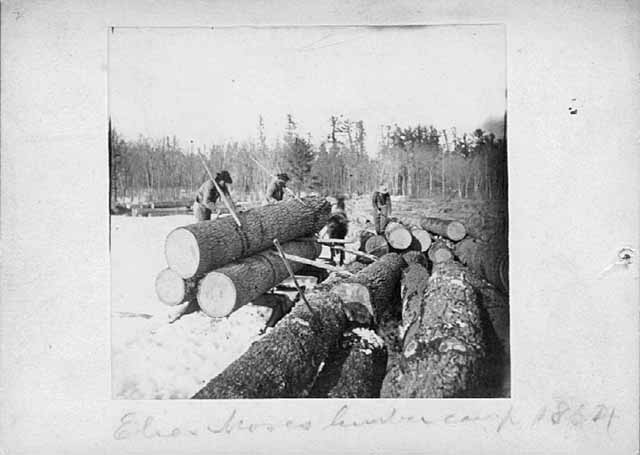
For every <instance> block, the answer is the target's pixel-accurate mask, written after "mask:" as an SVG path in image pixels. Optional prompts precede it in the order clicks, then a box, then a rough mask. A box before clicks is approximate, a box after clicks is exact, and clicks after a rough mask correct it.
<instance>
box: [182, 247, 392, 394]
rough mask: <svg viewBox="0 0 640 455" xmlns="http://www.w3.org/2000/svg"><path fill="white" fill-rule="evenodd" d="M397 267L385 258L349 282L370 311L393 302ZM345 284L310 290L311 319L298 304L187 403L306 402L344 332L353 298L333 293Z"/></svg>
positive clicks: (332, 282)
mask: <svg viewBox="0 0 640 455" xmlns="http://www.w3.org/2000/svg"><path fill="white" fill-rule="evenodd" d="M403 266H404V261H403V260H402V258H401V257H400V256H399V255H397V254H390V255H388V256H385V257H383V258H381V259H380V260H379V261H377V262H376V263H374V264H371V265H370V266H368V267H365V268H364V269H362V270H361V271H360V272H359V273H358V274H356V275H355V276H354V277H352V278H349V282H353V283H358V284H362V285H363V286H364V287H366V289H367V290H368V291H369V299H368V300H369V301H370V304H371V306H373V308H374V311H384V310H386V302H387V301H393V298H394V296H393V295H392V294H393V290H394V289H396V288H397V285H398V280H399V277H400V274H401V268H402V267H403ZM345 283H347V282H345V280H344V279H343V278H341V277H334V276H332V277H329V278H328V279H327V280H325V282H324V283H322V285H319V286H317V287H316V288H314V289H313V291H312V292H309V293H308V294H307V299H308V300H309V303H310V305H311V307H312V309H313V313H311V312H310V311H309V309H307V307H306V305H304V304H302V303H300V302H299V303H298V304H297V305H296V306H295V307H294V309H293V310H292V311H291V313H289V314H288V315H287V316H286V317H285V318H284V319H282V320H281V321H280V322H279V323H278V324H277V325H276V326H275V328H274V329H273V330H272V331H270V332H268V333H267V334H266V335H264V336H263V337H262V338H261V339H259V340H258V341H256V342H255V343H253V344H252V345H251V346H250V347H249V349H248V350H247V351H246V352H245V353H244V354H243V355H242V356H240V357H239V358H238V359H236V360H235V361H234V362H233V363H231V364H230V365H229V366H228V367H227V368H226V369H225V370H224V371H223V372H222V373H220V374H219V375H218V376H216V377H215V378H213V379H212V380H211V381H209V383H208V384H207V385H206V386H205V387H204V388H202V389H201V390H200V391H199V392H198V393H196V394H195V395H194V397H193V398H228V399H231V398H294V397H304V396H307V395H308V393H309V391H310V390H311V387H312V385H313V383H314V381H315V379H316V377H317V376H318V372H319V370H320V367H321V366H322V364H323V362H326V360H327V359H328V355H329V352H330V351H331V348H332V347H334V346H336V345H337V344H338V342H339V341H340V340H341V338H342V336H343V334H344V332H345V331H346V330H347V328H348V326H349V319H348V317H347V312H345V304H348V303H350V302H345V300H348V299H349V298H353V296H351V297H348V296H346V295H345V294H341V293H340V292H335V293H334V292H333V289H334V288H336V287H337V286H339V285H342V284H345ZM343 288H344V287H343ZM355 298H359V297H355ZM361 303H362V304H363V306H366V303H365V302H361ZM362 364H363V362H355V363H354V364H353V365H354V367H355V366H358V365H362ZM358 368H360V367H358ZM354 374H355V373H354Z"/></svg>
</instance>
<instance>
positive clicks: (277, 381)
mask: <svg viewBox="0 0 640 455" xmlns="http://www.w3.org/2000/svg"><path fill="white" fill-rule="evenodd" d="M329 216H330V205H329V203H327V202H326V200H324V199H318V198H308V199H305V200H303V201H298V200H289V201H286V202H282V203H278V204H274V205H269V206H265V207H260V208H256V209H251V210H248V211H246V212H244V213H241V214H239V218H240V219H239V221H240V225H238V223H236V222H235V221H234V219H233V218H232V217H227V218H223V219H218V220H215V221H208V222H201V223H196V224H192V225H189V226H184V227H181V228H178V229H175V230H174V231H172V232H171V233H170V234H169V235H168V236H167V239H166V244H165V253H166V259H167V264H168V268H167V269H165V270H163V271H162V272H161V273H160V274H159V275H158V278H157V280H156V290H157V293H158V296H159V297H160V299H161V300H162V301H163V302H164V303H166V304H169V305H178V304H183V305H184V304H185V302H196V303H197V305H198V306H199V308H200V309H201V310H202V311H203V312H205V313H206V314H207V315H209V316H211V317H224V316H227V315H229V314H230V313H232V312H233V311H235V310H237V309H238V308H240V307H241V306H243V305H245V304H247V303H249V302H256V301H260V299H264V297H265V295H269V294H265V293H266V292H267V291H268V290H269V289H271V288H273V287H274V286H276V285H278V284H279V283H281V282H282V281H283V280H285V278H287V276H288V274H289V271H288V270H287V269H286V267H285V263H284V262H283V260H282V257H281V256H280V255H279V254H278V252H276V251H275V250H274V249H273V248H272V245H273V243H272V242H273V239H278V240H279V241H280V242H281V243H282V249H283V251H284V253H285V256H286V257H289V258H293V260H292V261H291V262H290V265H291V267H292V268H293V272H294V273H301V272H304V271H305V270H306V269H307V268H308V267H309V265H313V264H314V262H313V261H314V260H315V259H316V258H317V257H318V256H319V254H320V247H319V243H318V242H319V240H318V239H315V238H313V235H314V234H316V233H318V232H319V231H320V230H321V229H322V227H323V226H324V225H325V224H326V223H327V221H328V219H329ZM467 234H468V233H467V230H466V228H465V225H464V224H462V223H460V222H459V221H456V220H447V219H440V218H429V217H418V218H417V221H415V222H413V223H407V222H406V221H405V222H402V221H399V220H397V219H395V220H392V221H391V222H390V223H388V224H387V226H386V228H385V230H384V234H383V235H376V234H375V233H374V232H370V231H363V232H362V233H361V235H360V250H361V251H360V252H359V254H358V255H357V257H358V261H354V262H352V263H351V264H348V265H347V267H346V268H345V269H344V270H338V269H336V270H334V271H333V273H331V274H329V275H328V277H324V278H326V279H324V280H322V281H321V282H320V283H319V284H317V285H316V286H314V287H313V288H312V289H310V290H307V291H305V292H304V295H303V296H301V297H302V299H301V300H303V301H304V302H302V301H298V302H297V303H296V304H295V305H294V306H293V308H292V309H291V311H290V312H289V313H288V314H287V315H286V316H284V317H283V318H282V319H280V320H279V321H278V322H277V323H275V324H274V326H273V327H272V328H271V329H269V330H267V331H266V332H265V334H264V335H263V336H262V337H260V338H259V339H258V340H257V341H255V342H254V343H253V344H252V345H251V346H250V347H249V349H248V350H247V351H246V352H245V353H244V354H242V355H241V356H240V357H239V358H237V359H236V360H235V361H234V362H232V363H231V364H230V365H229V366H228V367H227V368H226V369H225V370H223V371H222V372H221V373H220V374H218V375H217V376H215V377H214V378H212V379H211V380H210V381H209V382H208V383H207V384H206V385H205V386H204V387H203V388H202V389H201V390H200V391H198V392H197V393H196V394H195V395H194V396H193V398H196V399H214V398H222V399H236V398H298V397H314V398H378V397H389V398H412V397H423V398H447V397H463V396H485V395H483V393H484V392H481V390H482V388H483V386H484V387H485V388H486V385H487V383H490V382H491V381H490V380H488V379H487V378H488V377H489V375H488V373H487V372H488V371H490V370H491V369H494V370H495V368H496V365H498V364H500V362H502V360H501V359H504V358H505V356H506V355H508V349H509V346H508V344H509V336H508V299H507V297H506V295H505V293H506V292H507V290H508V276H507V261H506V255H503V254H500V253H501V252H502V251H505V252H506V248H503V247H504V245H493V244H489V243H487V242H483V241H481V240H477V239H474V238H470V237H468V236H467ZM343 243H345V244H346V243H347V242H346V241H344V242H343ZM332 246H333V247H336V248H344V247H341V246H340V245H339V244H336V245H333V244H332ZM505 315H506V316H505Z"/></svg>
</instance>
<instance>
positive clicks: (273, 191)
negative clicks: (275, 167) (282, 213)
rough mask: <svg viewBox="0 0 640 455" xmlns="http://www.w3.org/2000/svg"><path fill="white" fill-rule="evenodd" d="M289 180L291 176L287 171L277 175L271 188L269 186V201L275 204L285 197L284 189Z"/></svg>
mask: <svg viewBox="0 0 640 455" xmlns="http://www.w3.org/2000/svg"><path fill="white" fill-rule="evenodd" d="M288 181H289V176H288V175H287V174H286V173H281V174H278V175H277V176H276V179H275V180H274V181H273V182H271V184H270V185H269V188H267V202H268V203H269V204H273V203H275V202H278V201H281V200H282V199H283V198H284V189H285V188H286V186H287V182H288Z"/></svg>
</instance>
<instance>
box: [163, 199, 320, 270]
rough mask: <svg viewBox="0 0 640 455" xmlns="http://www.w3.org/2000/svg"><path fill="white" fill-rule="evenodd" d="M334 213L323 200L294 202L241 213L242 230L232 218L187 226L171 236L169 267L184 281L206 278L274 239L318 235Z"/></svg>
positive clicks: (173, 232)
mask: <svg viewBox="0 0 640 455" xmlns="http://www.w3.org/2000/svg"><path fill="white" fill-rule="evenodd" d="M330 211H331V205H330V204H329V202H327V201H326V200H324V199H321V198H305V199H304V203H302V202H300V201H298V200H296V199H291V200H288V201H284V202H280V203H278V204H271V205H266V206H263V207H258V208H254V209H249V210H247V211H246V212H243V213H240V214H238V217H239V218H240V221H241V223H242V227H238V226H237V224H236V223H235V221H234V220H233V218H232V217H225V218H219V219H217V220H212V221H203V222H200V223H195V224H190V225H188V226H183V227H180V228H177V229H175V230H173V231H171V232H170V233H169V235H168V236H167V239H166V242H165V256H166V259H167V264H168V265H169V267H170V268H172V269H173V270H175V271H176V272H178V274H179V275H180V276H181V277H183V278H191V277H193V276H198V275H203V274H205V273H207V272H210V271H211V270H213V269H215V268H217V267H220V266H223V265H225V264H228V263H229V262H232V261H235V260H236V259H239V258H242V257H247V256H250V255H252V254H255V253H258V252H260V251H262V250H265V249H267V248H270V247H271V246H273V243H272V242H273V239H278V240H279V241H281V242H288V241H290V240H294V239H296V238H298V237H305V236H310V235H313V234H315V233H317V232H318V231H320V229H322V227H323V226H324V225H325V224H326V222H327V221H328V219H329V214H330Z"/></svg>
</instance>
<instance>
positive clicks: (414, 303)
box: [400, 259, 429, 344]
mask: <svg viewBox="0 0 640 455" xmlns="http://www.w3.org/2000/svg"><path fill="white" fill-rule="evenodd" d="M405 260H406V259H405ZM428 282H429V272H428V270H427V268H426V267H425V265H424V264H421V263H419V262H417V261H416V262H411V263H409V265H408V267H407V268H406V269H404V270H403V271H402V280H401V282H400V283H401V287H400V290H401V291H400V292H401V296H402V325H401V326H400V337H401V338H402V340H403V344H404V339H406V338H412V337H413V334H414V332H415V330H416V329H417V327H418V324H417V323H418V321H419V318H420V315H421V313H422V297H423V296H424V292H425V290H426V288H427V283H428Z"/></svg>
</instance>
